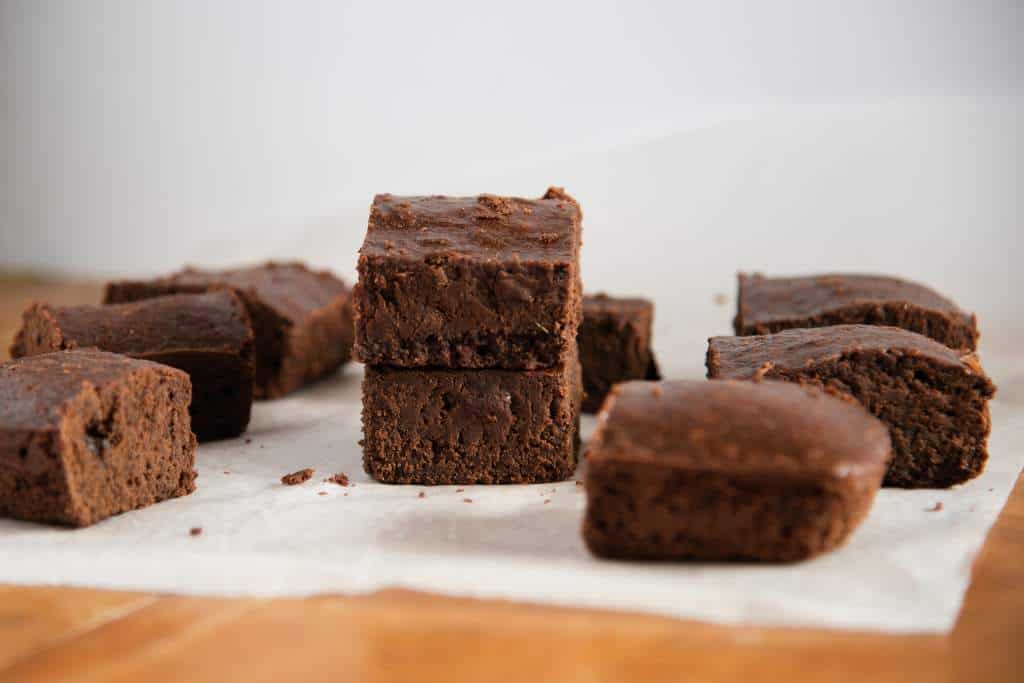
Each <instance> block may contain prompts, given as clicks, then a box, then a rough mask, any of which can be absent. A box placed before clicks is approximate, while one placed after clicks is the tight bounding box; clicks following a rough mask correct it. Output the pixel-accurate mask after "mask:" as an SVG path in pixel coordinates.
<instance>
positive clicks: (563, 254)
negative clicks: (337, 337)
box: [353, 188, 582, 370]
mask: <svg viewBox="0 0 1024 683" xmlns="http://www.w3.org/2000/svg"><path fill="white" fill-rule="evenodd" d="M581 221H582V214H581V212H580V208H579V205H578V204H577V203H576V201H575V200H573V198H572V197H570V196H569V195H567V194H565V193H564V192H563V191H562V190H560V189H558V188H552V189H549V190H548V191H547V193H546V194H545V195H544V196H543V197H541V198H540V199H520V198H517V197H496V196H493V195H480V196H479V197H444V196H431V197H396V196H392V195H389V194H382V195H377V196H376V197H375V198H374V200H373V207H372V209H371V210H370V219H369V226H368V228H367V232H366V239H365V241H364V242H363V246H362V249H360V252H359V266H358V268H359V282H358V283H357V284H356V287H355V291H354V293H353V299H354V302H355V316H356V342H355V355H356V357H357V358H358V359H359V360H361V361H363V362H364V363H367V364H369V365H391V366H397V367H429V366H433V367H451V368H510V369H527V370H530V369H536V368H544V367H554V366H556V365H559V364H561V363H562V362H563V361H564V356H565V355H566V353H567V352H568V350H569V348H570V346H572V345H574V344H575V341H576V330H577V327H578V325H579V320H580V315H581V301H580V300H581V296H582V295H581V291H582V290H581V285H580V277H579V251H580V236H581Z"/></svg>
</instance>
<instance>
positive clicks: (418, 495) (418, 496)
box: [416, 491, 427, 498]
mask: <svg viewBox="0 0 1024 683" xmlns="http://www.w3.org/2000/svg"><path fill="white" fill-rule="evenodd" d="M416 497H417V498H426V497H427V494H425V493H423V491H420V492H419V493H418V494H416Z"/></svg>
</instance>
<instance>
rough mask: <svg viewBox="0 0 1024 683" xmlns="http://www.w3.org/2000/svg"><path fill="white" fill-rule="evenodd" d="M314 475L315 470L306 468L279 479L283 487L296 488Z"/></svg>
mask: <svg viewBox="0 0 1024 683" xmlns="http://www.w3.org/2000/svg"><path fill="white" fill-rule="evenodd" d="M315 473H316V470H314V469H313V468H312V467H307V468H306V469H303V470H299V471H298V472H292V473H291V474H286V475H284V476H283V477H281V483H282V484H284V485H285V486H298V485H299V484H304V483H306V482H307V481H309V480H310V479H312V478H313V474H315Z"/></svg>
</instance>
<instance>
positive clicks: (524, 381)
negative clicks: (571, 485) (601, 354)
mask: <svg viewBox="0 0 1024 683" xmlns="http://www.w3.org/2000/svg"><path fill="white" fill-rule="evenodd" d="M581 397H582V384H581V379H580V364H579V360H578V359H577V354H576V353H575V349H574V353H573V354H572V356H571V357H570V359H569V360H567V361H566V362H563V363H562V364H561V365H559V366H557V367H554V368H546V369H543V370H462V369H419V368H412V369H398V368H387V367H379V366H368V367H367V368H366V375H365V377H364V379H363V434H364V439H363V467H364V469H365V470H366V472H367V473H368V474H370V476H372V477H374V478H375V479H378V480H380V481H384V482H388V483H393V484H511V483H537V482H549V481H559V480H562V479H566V478H568V477H569V476H571V475H572V473H573V471H574V470H575V469H576V459H577V453H578V450H579V414H580V402H581Z"/></svg>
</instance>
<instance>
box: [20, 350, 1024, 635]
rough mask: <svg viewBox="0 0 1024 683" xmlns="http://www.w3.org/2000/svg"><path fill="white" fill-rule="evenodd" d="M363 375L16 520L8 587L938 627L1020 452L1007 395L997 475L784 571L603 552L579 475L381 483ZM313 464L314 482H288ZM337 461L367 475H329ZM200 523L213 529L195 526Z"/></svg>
mask: <svg viewBox="0 0 1024 683" xmlns="http://www.w3.org/2000/svg"><path fill="white" fill-rule="evenodd" d="M699 345H700V340H699V339H698V340H696V342H695V344H694V347H695V348H694V349H693V350H694V351H695V350H696V348H697V347H699ZM671 365H672V364H671V363H669V366H670V367H671ZM360 381H361V369H360V368H359V366H350V367H348V368H346V369H345V371H344V372H342V373H340V374H339V375H338V376H337V377H335V378H332V379H331V380H328V381H326V382H324V383H321V384H319V385H316V386H314V387H311V388H309V389H307V390H305V391H303V392H301V393H299V394H297V395H294V396H293V397H290V398H287V399H284V400H280V401H276V402H272V403H260V404H257V405H256V406H255V415H254V420H253V423H252V427H251V430H250V432H249V434H248V435H247V436H246V437H245V438H240V439H235V440H231V441H225V442H220V443H214V444H203V445H202V446H200V449H199V452H198V455H197V459H198V469H199V474H200V476H199V480H198V485H199V488H198V490H197V491H196V492H195V493H194V494H193V495H191V496H188V497H185V498H181V499H177V500H173V501H168V502H165V503H161V504H159V505H155V506H153V507H150V508H147V509H144V510H139V511H136V512H132V513H128V514H124V515H121V516H118V517H115V518H113V519H110V520H107V521H105V522H103V523H101V524H98V525H96V526H94V527H91V528H86V529H80V530H70V529H61V528H52V527H47V526H43V525H36V524H27V523H21V522H15V521H10V520H0V558H2V561H0V582H13V583H30V584H69V585H76V586H92V587H102V588H114V589H133V590H147V591H161V592H171V593H188V594H203V595H252V596H302V595H309V594H314V593H323V592H341V593H363V592H368V591H373V590H376V589H381V588H385V587H406V588H411V589H419V590H424V591H433V592H438V593H445V594H452V595H463V596H476V597H489V598H506V599H513V600H523V601H530V602H535V603H549V604H558V605H568V606H586V607H595V608H608V609H617V610H629V611H636V612H649V613H654V614H661V615H668V616H673V617H685V618H696V619H702V620H708V621H714V622H745V623H751V624H765V625H768V624H787V625H810V626H820V627H836V628H858V629H877V630H885V631H893V632H912V631H922V632H923V631H932V632H941V631H946V630H948V629H950V628H951V627H952V625H953V623H954V621H955V618H956V615H957V612H958V610H959V608H960V604H961V602H962V599H963V595H964V592H965V589H966V587H967V584H968V578H969V571H970V567H971V563H972V560H973V558H974V556H975V554H976V553H977V551H978V550H979V548H980V546H981V544H982V541H983V540H984V537H985V534H986V532H987V530H988V529H989V527H990V526H991V524H992V523H993V522H994V520H995V518H996V516H997V514H998V512H999V510H1000V509H1001V507H1002V506H1003V504H1004V503H1005V501H1006V498H1007V495H1008V493H1009V491H1010V488H1011V486H1012V484H1013V481H1014V479H1015V477H1016V475H1017V474H1018V472H1019V471H1020V469H1021V465H1022V462H1024V406H1021V405H1014V404H1011V403H1009V402H1008V403H1006V404H1003V403H1000V402H999V401H996V402H994V403H993V405H992V416H993V423H994V429H993V434H992V439H991V453H992V457H991V461H990V462H989V465H988V468H987V470H986V472H985V474H984V475H983V476H982V477H980V478H979V479H977V480H975V481H973V482H971V483H969V484H968V485H965V486H961V487H958V488H956V489H953V490H945V491H931V490H927V491H903V490H893V489H883V490H882V491H881V492H880V494H879V496H878V498H877V501H876V503H875V505H874V508H873V509H872V511H871V514H870V516H869V518H868V519H867V521H866V522H865V523H864V524H863V526H862V527H861V528H859V529H858V530H857V531H856V532H855V534H854V535H853V538H852V539H851V541H850V542H849V543H848V544H847V545H846V546H845V547H843V548H841V549H839V550H838V551H836V552H833V553H831V554H828V555H825V556H824V557H821V558H819V559H815V560H812V561H809V562H806V563H802V564H796V565H788V566H757V565H743V564H728V565H724V564H723V565H717V564H690V565H679V564H675V565H666V564H645V563H623V562H610V561H600V560H597V559H594V558H593V557H591V556H590V555H589V554H588V553H587V551H586V550H585V548H584V546H583V543H582V540H581V538H580V523H581V519H582V512H583V506H584V494H583V489H582V487H580V486H577V485H576V483H575V482H574V481H568V482H564V483H560V484H557V485H544V486H492V487H487V486H467V487H455V486H446V487H434V488H429V487H421V486H388V485H382V484H376V483H373V482H371V481H369V480H368V478H367V477H366V475H365V474H363V472H362V467H361V464H360V457H361V453H360V449H359V446H358V440H359V438H360V418H359V412H360V396H359V390H360ZM585 427H586V430H585V434H586V433H587V432H589V429H590V428H591V427H592V424H591V421H590V420H589V419H588V420H587V421H585ZM307 466H308V467H314V468H315V469H316V476H315V477H314V478H313V479H312V480H310V481H309V482H307V483H305V484H303V485H300V486H293V487H288V486H283V485H281V484H280V482H279V479H280V477H281V475H283V474H286V473H288V472H291V471H294V470H296V469H300V468H302V467H307ZM335 472H344V473H346V474H347V475H348V476H349V478H350V479H351V481H352V485H351V486H349V487H342V486H338V485H335V484H330V483H325V482H324V481H323V480H324V479H325V478H326V477H328V476H329V475H331V474H333V473H335ZM581 475H582V472H580V473H577V477H580V476H581ZM421 492H423V493H424V497H422V498H421V497H419V494H420V493H421ZM321 493H325V494H326V495H319V494H321ZM937 502H941V503H942V509H941V510H938V511H933V508H934V507H935V504H936V503H937ZM192 527H202V529H203V533H202V534H201V535H199V536H191V535H190V534H189V530H190V529H191V528H192Z"/></svg>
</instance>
